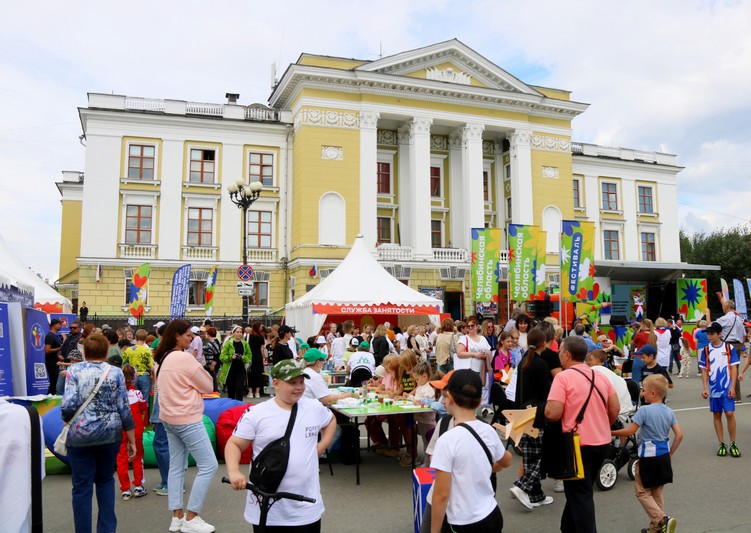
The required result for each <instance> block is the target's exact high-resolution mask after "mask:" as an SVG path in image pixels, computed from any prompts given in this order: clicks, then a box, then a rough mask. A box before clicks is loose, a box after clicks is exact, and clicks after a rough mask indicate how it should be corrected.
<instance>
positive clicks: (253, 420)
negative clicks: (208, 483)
mask: <svg viewBox="0 0 751 533" xmlns="http://www.w3.org/2000/svg"><path fill="white" fill-rule="evenodd" d="M290 414H291V411H287V410H286V409H282V408H281V407H279V405H278V404H277V403H276V400H274V399H271V400H269V401H267V402H263V403H260V404H258V405H256V406H255V407H254V408H253V409H250V410H248V411H246V412H245V414H244V415H243V416H242V418H241V419H240V421H239V422H238V423H237V427H236V428H235V432H234V434H235V435H237V436H238V437H239V438H241V439H246V440H250V441H253V458H254V459H255V458H256V457H257V456H258V454H259V453H261V451H262V450H263V449H264V448H265V447H266V446H267V445H268V444H269V443H270V442H272V441H274V440H276V439H279V438H281V437H283V436H284V431H285V429H287V423H288V422H289V417H290ZM332 417H333V415H332V414H331V411H329V410H328V409H327V408H326V407H324V406H323V405H322V404H321V402H319V401H318V400H311V399H310V398H300V400H299V401H298V402H297V417H296V418H295V425H294V426H293V428H292V435H291V436H290V454H289V464H288V465H287V473H286V474H285V475H284V479H282V483H281V484H280V485H279V491H280V492H292V493H295V494H302V495H303V496H307V497H309V498H314V499H315V500H316V502H315V503H306V502H297V501H294V500H279V501H277V502H276V503H275V504H274V505H273V506H272V507H271V509H270V510H269V516H268V521H267V524H268V525H270V526H303V525H306V524H312V523H314V522H316V521H318V520H320V518H321V516H323V511H324V507H323V499H322V498H321V484H320V482H319V479H318V452H317V444H318V433H319V432H320V431H321V428H323V427H325V426H327V425H328V424H329V422H330V421H331V418H332ZM260 515H261V507H260V505H259V503H258V500H257V499H256V497H255V495H254V494H253V493H252V492H250V491H248V496H247V500H246V502H245V520H246V521H248V522H250V523H251V524H256V525H257V524H258V521H259V518H260Z"/></svg>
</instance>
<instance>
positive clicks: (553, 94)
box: [530, 85, 571, 102]
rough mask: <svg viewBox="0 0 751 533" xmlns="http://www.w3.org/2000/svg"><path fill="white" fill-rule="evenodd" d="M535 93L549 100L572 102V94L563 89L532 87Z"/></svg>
mask: <svg viewBox="0 0 751 533" xmlns="http://www.w3.org/2000/svg"><path fill="white" fill-rule="evenodd" d="M530 87H532V88H533V89H534V90H535V91H537V92H539V93H542V94H544V95H545V96H547V97H548V98H553V99H555V100H566V101H567V102H568V101H571V92H570V91H564V90H563V89H551V88H550V87H539V86H537V85H530Z"/></svg>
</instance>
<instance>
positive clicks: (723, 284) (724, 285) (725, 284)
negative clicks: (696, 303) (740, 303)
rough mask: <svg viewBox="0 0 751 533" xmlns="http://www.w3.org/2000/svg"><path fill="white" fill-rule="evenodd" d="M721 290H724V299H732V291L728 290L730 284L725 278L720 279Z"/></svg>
mask: <svg viewBox="0 0 751 533" xmlns="http://www.w3.org/2000/svg"><path fill="white" fill-rule="evenodd" d="M720 288H721V289H722V299H723V300H729V299H730V289H729V288H728V282H727V281H725V279H724V278H720Z"/></svg>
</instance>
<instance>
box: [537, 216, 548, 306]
mask: <svg viewBox="0 0 751 533" xmlns="http://www.w3.org/2000/svg"><path fill="white" fill-rule="evenodd" d="M547 247H548V232H547V231H542V230H541V229H538V230H537V257H536V258H535V294H536V295H537V296H538V297H540V298H543V297H544V296H545V295H544V294H543V293H544V292H545V290H546V289H547V288H548V279H547V275H546V270H547V266H546V265H545V261H547Z"/></svg>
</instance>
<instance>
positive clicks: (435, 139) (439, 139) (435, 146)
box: [430, 135, 449, 150]
mask: <svg viewBox="0 0 751 533" xmlns="http://www.w3.org/2000/svg"><path fill="white" fill-rule="evenodd" d="M430 149H431V150H448V149H449V138H448V137H446V136H444V135H431V136H430Z"/></svg>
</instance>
